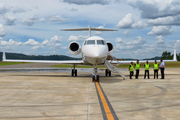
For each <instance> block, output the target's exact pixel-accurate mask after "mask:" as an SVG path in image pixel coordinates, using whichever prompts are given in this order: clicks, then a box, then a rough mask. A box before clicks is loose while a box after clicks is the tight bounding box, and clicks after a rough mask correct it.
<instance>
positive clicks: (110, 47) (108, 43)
mask: <svg viewBox="0 0 180 120" xmlns="http://www.w3.org/2000/svg"><path fill="white" fill-rule="evenodd" d="M107 45H108V53H109V54H111V53H112V52H113V51H114V47H113V45H112V43H110V42H107Z"/></svg>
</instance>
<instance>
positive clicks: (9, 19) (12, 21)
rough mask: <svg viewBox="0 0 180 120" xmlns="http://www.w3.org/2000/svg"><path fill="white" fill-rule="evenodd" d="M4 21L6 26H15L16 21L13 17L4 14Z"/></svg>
mask: <svg viewBox="0 0 180 120" xmlns="http://www.w3.org/2000/svg"><path fill="white" fill-rule="evenodd" d="M4 19H5V20H6V22H5V24H6V25H8V26H11V25H15V21H16V20H17V19H16V18H15V17H13V16H11V15H9V14H6V15H5V16H4Z"/></svg>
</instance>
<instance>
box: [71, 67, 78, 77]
mask: <svg viewBox="0 0 180 120" xmlns="http://www.w3.org/2000/svg"><path fill="white" fill-rule="evenodd" d="M71 76H77V69H75V65H74V66H73V69H72V70H71Z"/></svg>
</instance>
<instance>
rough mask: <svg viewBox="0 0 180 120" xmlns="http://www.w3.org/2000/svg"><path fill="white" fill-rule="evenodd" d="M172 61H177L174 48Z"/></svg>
mask: <svg viewBox="0 0 180 120" xmlns="http://www.w3.org/2000/svg"><path fill="white" fill-rule="evenodd" d="M173 60H174V61H177V56H176V49H175V50H174V57H173Z"/></svg>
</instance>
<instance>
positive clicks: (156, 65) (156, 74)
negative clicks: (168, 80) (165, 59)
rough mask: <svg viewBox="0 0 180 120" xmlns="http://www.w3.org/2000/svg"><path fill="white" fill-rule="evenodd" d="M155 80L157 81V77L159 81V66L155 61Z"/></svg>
mask: <svg viewBox="0 0 180 120" xmlns="http://www.w3.org/2000/svg"><path fill="white" fill-rule="evenodd" d="M153 68H154V79H155V76H156V77H157V79H158V70H159V64H158V63H157V61H156V60H155V63H154V66H153Z"/></svg>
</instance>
